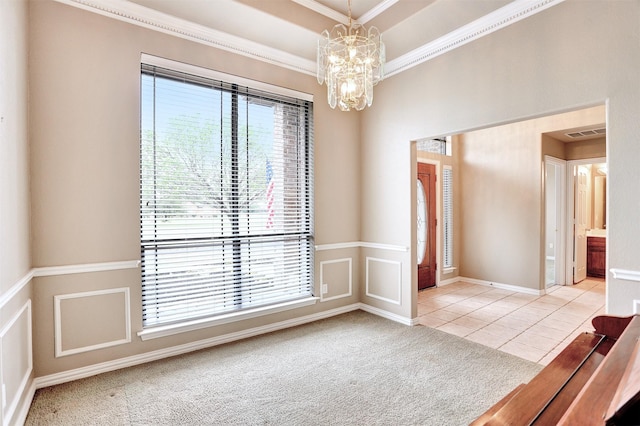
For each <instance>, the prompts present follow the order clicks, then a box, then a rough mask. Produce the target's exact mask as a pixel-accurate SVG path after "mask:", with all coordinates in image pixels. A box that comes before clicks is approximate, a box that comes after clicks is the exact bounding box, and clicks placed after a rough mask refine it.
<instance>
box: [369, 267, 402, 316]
mask: <svg viewBox="0 0 640 426" xmlns="http://www.w3.org/2000/svg"><path fill="white" fill-rule="evenodd" d="M365 268H366V295H367V296H368V297H372V298H374V299H378V300H382V301H385V302H389V303H393V304H396V305H400V304H401V301H402V298H401V296H402V291H401V289H402V263H401V262H399V261H396V260H386V259H378V258H375V257H367V262H366V266H365Z"/></svg>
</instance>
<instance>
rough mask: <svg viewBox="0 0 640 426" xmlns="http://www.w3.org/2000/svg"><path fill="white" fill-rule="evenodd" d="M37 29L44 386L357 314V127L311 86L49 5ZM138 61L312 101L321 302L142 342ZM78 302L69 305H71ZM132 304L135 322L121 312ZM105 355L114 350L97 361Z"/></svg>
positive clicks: (251, 63)
mask: <svg viewBox="0 0 640 426" xmlns="http://www.w3.org/2000/svg"><path fill="white" fill-rule="evenodd" d="M30 24H31V32H30V36H31V39H30V49H31V58H32V60H31V64H30V70H29V73H30V79H29V84H30V90H31V109H30V130H31V190H32V192H31V193H32V217H33V219H32V223H33V227H32V233H33V236H34V245H33V266H34V267H35V269H36V271H38V274H37V277H36V278H35V279H34V289H35V290H34V293H35V297H34V307H33V309H34V320H35V324H36V328H37V334H36V335H35V344H36V347H37V348H38V350H37V351H36V353H35V358H34V364H35V374H36V377H37V378H38V380H37V381H36V382H37V384H38V386H40V385H41V384H43V383H45V384H47V383H51V382H55V381H56V380H69V379H71V378H74V376H73V374H76V376H75V377H77V375H82V374H84V373H86V372H91V366H94V365H97V364H99V365H102V366H103V367H102V368H104V369H109V368H110V367H111V368H115V367H113V366H118V365H120V366H121V365H122V363H118V362H120V361H118V362H115V361H116V360H123V359H125V361H122V362H124V363H125V364H126V363H137V362H143V361H144V360H148V359H149V357H161V356H168V355H171V354H173V353H175V352H174V351H177V350H188V348H193V349H195V348H198V347H199V345H209V346H210V345H211V344H213V342H219V341H223V340H224V339H225V338H227V337H224V336H238V335H241V336H246V333H249V332H254V331H256V330H257V331H260V330H268V329H269V327H275V326H277V325H278V324H293V323H294V322H295V320H296V319H298V318H305V317H306V316H309V318H317V317H318V316H319V317H321V316H322V315H325V313H327V312H328V314H326V315H329V314H331V313H332V312H335V311H333V310H334V309H338V310H340V309H355V308H354V306H357V305H355V304H356V303H357V302H358V301H359V291H360V289H359V283H360V278H359V274H360V269H359V268H358V265H359V263H360V260H359V248H358V246H357V245H355V246H354V245H350V244H347V245H346V246H338V247H337V248H336V247H334V246H332V245H333V244H341V243H350V242H358V241H360V224H359V218H360V197H359V194H360V163H359V155H360V144H359V140H358V134H359V120H358V118H357V116H355V115H350V114H343V113H341V112H340V111H334V110H331V109H330V108H329V106H328V105H327V104H326V101H325V99H326V92H325V91H324V87H322V86H319V85H318V83H317V81H316V79H315V77H313V76H309V75H303V74H301V73H297V72H295V71H291V70H288V69H284V68H281V67H277V66H275V65H270V64H267V63H264V62H259V61H256V60H252V59H249V58H247V57H245V56H241V55H236V54H233V53H230V52H227V51H224V50H218V49H214V48H212V47H210V46H206V45H203V44H200V43H196V42H192V41H188V40H185V39H183V38H180V37H174V36H171V35H168V34H164V33H162V32H159V31H153V30H150V29H147V28H142V27H140V26H137V25H133V24H130V23H126V22H122V21H120V20H117V19H112V18H109V17H105V16H102V15H99V14H96V13H91V12H88V11H85V10H82V9H80V8H75V7H72V6H69V5H65V4H62V3H58V2H54V1H49V0H38V1H32V2H30ZM142 53H146V54H150V55H155V56H158V57H162V58H167V59H171V60H175V61H180V62H184V63H188V64H191V65H195V66H200V67H204V68H209V69H213V70H216V71H219V72H223V73H228V74H233V75H238V76H241V77H244V78H248V79H252V80H258V81H263V82H266V83H269V84H273V85H277V86H282V87H287V88H290V89H293V90H297V91H300V92H304V93H309V94H312V95H314V98H315V100H316V101H315V102H314V120H315V128H314V139H315V141H314V144H315V237H316V241H315V243H316V244H317V245H320V246H322V248H323V249H322V250H320V251H318V252H317V253H316V257H315V259H316V269H315V275H316V276H315V285H316V292H315V294H316V295H320V291H319V287H320V277H321V274H324V275H323V276H322V278H323V279H326V281H325V283H326V284H327V285H328V287H329V288H328V292H327V293H326V295H325V296H326V297H323V299H322V300H321V301H318V303H316V304H315V305H313V306H309V307H304V308H298V309H295V310H290V311H286V312H279V313H276V314H272V315H265V316H261V317H259V318H252V319H247V320H244V321H234V322H233V323H226V324H221V325H217V326H212V327H208V328H202V329H198V330H195V331H189V332H184V333H179V334H176V335H172V336H169V337H163V338H159V339H153V340H145V341H142V340H141V338H140V337H138V335H137V332H139V331H141V330H142V306H141V285H140V271H139V269H138V268H137V267H136V261H137V260H138V259H140V230H139V222H140V220H139V135H140V129H139V125H140V118H139V115H140V109H139V97H140V87H139V84H140V57H141V54H142ZM323 123H331V125H323ZM349 262H351V264H352V265H353V267H352V268H348V267H347V266H348V265H349ZM96 264H97V267H96V268H91V266H92V265H96ZM114 265H115V268H113V269H112V268H111V266H114ZM67 266H70V268H66V267H67ZM87 268H89V269H91V270H86V269H87ZM69 271H72V272H73V273H68V272H69ZM350 287H351V288H350ZM121 289H126V290H128V292H127V291H125V290H121ZM105 291H107V293H105ZM70 295H74V297H73V298H69V299H64V298H65V297H70ZM56 296H57V297H58V298H59V299H60V298H62V299H60V300H64V302H63V303H61V305H60V310H61V311H62V314H63V316H65V318H67V320H65V321H59V322H57V323H56V322H54V321H53V319H54V318H55V316H54V314H55V305H54V298H55V297H56ZM76 296H77V297H76ZM127 298H129V302H130V303H129V305H128V306H129V307H130V311H129V312H127V313H129V314H130V315H129V318H130V322H127V321H126V318H125V317H124V313H125V311H124V310H123V309H124V308H123V307H124V306H125V305H126V302H127ZM96 300H100V303H103V304H106V305H107V306H109V309H106V310H105V312H108V316H107V317H106V318H105V317H101V318H95V317H94V316H90V315H86V314H85V315H84V316H83V315H80V314H74V313H81V312H90V306H91V303H97V302H96ZM80 307H83V308H84V310H83V309H80ZM307 320H309V319H307ZM292 321H293V322H292ZM56 327H57V328H56ZM125 328H126V330H128V331H130V335H131V341H127V335H126V333H125V332H124V331H123V330H124V329H125ZM87 329H88V330H87ZM248 330H249V331H248ZM243 333H244V334H243ZM88 334H91V335H92V339H89V338H88V337H87V336H88ZM100 336H102V337H100ZM56 338H61V339H62V340H63V343H62V346H63V347H62V350H59V349H60V348H57V349H56V346H55V344H56ZM229 338H231V337H229ZM64 342H73V344H67V345H66V346H65V343H64ZM101 345H111V346H109V347H98V348H96V347H97V346H101ZM184 348H187V349H184ZM56 350H57V355H56ZM65 372H72V373H69V374H71V375H67V376H65V375H64V373H65ZM59 373H62V376H60V375H59ZM61 377H63V378H61ZM40 379H42V380H40Z"/></svg>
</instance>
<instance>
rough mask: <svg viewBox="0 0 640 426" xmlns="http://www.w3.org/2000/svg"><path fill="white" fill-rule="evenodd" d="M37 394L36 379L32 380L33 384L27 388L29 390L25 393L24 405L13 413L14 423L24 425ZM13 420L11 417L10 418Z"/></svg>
mask: <svg viewBox="0 0 640 426" xmlns="http://www.w3.org/2000/svg"><path fill="white" fill-rule="evenodd" d="M35 394H36V384H35V380H32V381H31V386H29V387H28V388H27V391H26V392H25V394H24V395H23V399H22V405H21V406H20V409H19V410H16V411H15V412H14V413H13V417H14V418H13V423H11V424H15V425H23V424H24V423H25V422H26V420H27V415H28V414H29V408H31V403H32V402H33V397H34V396H35ZM9 420H11V419H9Z"/></svg>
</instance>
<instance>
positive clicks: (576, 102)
mask: <svg viewBox="0 0 640 426" xmlns="http://www.w3.org/2000/svg"><path fill="white" fill-rule="evenodd" d="M639 19H640V3H638V2H636V1H616V2H605V1H590V2H583V1H573V0H567V1H565V2H563V3H561V4H558V5H556V6H554V7H553V8H550V9H548V10H546V11H543V12H541V13H539V14H537V15H535V16H533V17H530V18H528V19H526V20H523V21H520V22H518V23H516V24H514V25H511V26H509V27H508V28H504V29H501V30H499V31H496V32H495V33H492V34H491V35H488V36H486V37H484V38H482V39H479V40H475V41H473V42H471V43H469V44H467V45H465V46H462V47H460V48H458V49H456V50H454V51H452V52H448V53H446V54H444V55H442V56H439V57H437V58H434V59H432V60H430V61H428V62H426V63H424V64H422V65H419V66H416V67H415V68H412V69H410V70H408V71H405V72H403V73H402V74H399V75H396V76H393V77H391V78H389V79H387V80H385V81H384V82H383V83H382V84H381V85H379V86H378V87H376V94H375V101H374V105H373V107H372V108H371V109H369V110H367V111H366V112H365V113H364V114H363V126H362V128H363V140H365V141H367V150H364V151H363V159H362V165H363V166H362V167H363V177H362V182H363V199H362V211H363V212H371V214H366V215H364V214H363V216H362V237H363V239H366V240H372V241H379V242H389V243H394V244H398V245H410V244H411V239H412V234H413V230H412V226H411V224H412V222H413V217H412V214H413V211H414V209H413V208H412V205H413V204H412V203H413V202H415V201H414V200H413V197H414V196H413V195H412V191H411V188H413V186H412V185H411V182H412V181H413V179H414V178H413V176H414V175H413V173H414V172H415V170H414V166H413V164H412V162H413V161H415V160H414V158H412V157H414V155H412V153H411V146H410V141H411V140H415V139H418V138H422V137H428V136H432V135H443V134H456V133H461V132H465V131H468V130H470V129H479V128H486V127H493V126H496V125H502V124H504V123H509V122H516V121H521V120H523V119H527V118H534V117H541V116H546V115H549V114H555V113H560V112H565V111H571V110H576V109H580V108H584V107H589V106H593V105H598V104H604V103H607V128H608V145H607V158H608V161H609V170H610V171H609V176H608V188H607V191H608V197H609V206H610V211H609V216H608V217H609V219H608V232H609V247H608V262H609V263H608V265H609V267H611V268H622V269H628V270H634V271H638V270H640V258H639V257H638V256H637V253H638V252H639V250H640V228H638V227H637V226H635V224H634V219H633V218H634V217H635V211H636V208H635V207H634V206H635V205H636V204H637V199H636V197H635V196H630V194H634V193H635V191H633V182H637V181H638V179H639V178H640V169H638V168H637V166H634V164H635V163H637V159H638V158H640V144H637V143H635V141H636V140H637V139H638V137H639V136H640V122H638V120H637V119H636V118H635V117H637V116H638V114H640V104H639V103H638V101H637V99H638V98H640V80H639V79H638V78H637V72H636V70H637V69H638V68H639V67H640V50H639V49H638V48H637V46H638V40H639V39H640V33H639V28H638V25H637V23H638V20H639ZM585 22H589V23H590V24H589V25H584V23H585ZM532 35H535V36H532ZM594 55H595V56H596V57H598V61H593V60H591V59H590V58H593V57H594ZM496 148H498V147H496ZM487 151H488V150H487ZM540 152H541V148H540V146H539V145H538V146H537V147H535V149H534V148H532V147H530V146H524V147H522V146H521V151H520V153H519V154H518V157H517V158H515V159H514V161H515V162H516V163H520V164H526V165H527V168H526V169H524V170H523V171H522V175H519V176H515V177H514V178H515V180H516V182H519V185H524V186H523V187H522V188H521V189H522V192H523V194H518V195H517V196H518V199H523V201H524V202H526V203H530V206H531V208H532V210H533V213H531V214H532V215H533V216H530V218H531V219H532V221H531V223H530V224H529V225H527V226H530V228H527V229H525V230H523V231H521V232H522V235H524V236H529V237H530V238H531V240H532V241H533V242H532V243H529V242H526V243H525V245H526V246H527V247H523V248H521V247H520V246H517V247H516V249H518V250H520V249H522V250H523V252H524V255H525V256H534V257H533V258H534V259H536V258H539V254H540V253H541V247H540V238H541V235H540V234H541V232H540V229H541V225H540V223H541V216H542V211H541V209H540V191H541V190H540V186H541V178H540V175H541V172H540V170H541V166H540V165H539V164H540V162H541V159H540ZM487 154H489V153H488V152H485V153H484V154H483V155H487ZM520 155H522V156H525V155H527V156H528V155H531V156H532V159H523V158H520ZM496 161H499V160H496ZM532 161H534V162H538V166H535V167H532V166H531V162H532ZM509 170H513V169H512V168H509ZM530 190H531V191H533V193H527V191H530ZM463 191H464V189H463ZM512 193H513V191H512ZM496 201H498V202H499V201H501V200H496ZM462 208H463V209H465V208H466V206H463V207H462ZM472 213H473V212H472V211H471V210H470V211H469V212H468V214H472ZM515 213H516V214H518V215H521V214H526V215H529V214H530V213H528V212H526V213H525V212H524V209H522V208H520V207H516V208H515ZM484 216H485V219H486V215H484ZM534 217H537V220H533V219H534ZM489 220H491V219H489ZM510 220H511V219H510ZM490 223H492V222H490ZM467 231H468V230H467V229H466V228H465V224H464V223H463V224H462V229H461V232H462V234H463V235H465V234H466V233H467ZM499 236H500V235H499ZM467 244H473V246H472V247H467ZM485 244H487V242H486V241H477V240H474V241H469V240H468V239H467V240H466V241H465V242H463V243H462V245H463V248H462V249H463V250H466V251H467V252H471V251H472V250H474V249H475V250H477V251H484V250H486V247H485ZM529 244H530V246H529ZM534 245H535V247H534ZM463 257H464V256H463ZM413 259H414V256H413V253H412V252H411V253H407V254H405V255H404V256H403V257H402V259H401V262H402V263H403V267H406V271H407V272H408V273H407V274H405V275H403V279H402V290H403V292H405V293H412V292H413V291H414V290H413V287H414V286H413V285H412V274H411V271H412V262H414V260H413ZM476 266H477V268H480V270H481V271H483V272H484V271H488V270H489V269H490V268H488V267H487V265H481V264H480V262H476ZM518 266H522V263H518V264H517V265H514V266H507V268H509V269H510V270H511V271H512V273H511V274H510V275H509V276H506V275H502V274H500V275H498V276H497V277H496V280H505V279H510V278H511V276H512V275H513V273H514V272H515V270H516V268H517V267H518ZM477 268H474V270H473V271H472V272H474V271H475V270H476V269H477ZM403 270H404V269H403ZM536 271H537V272H534V275H533V277H520V279H518V280H517V281H516V282H513V284H518V285H521V286H526V287H527V288H532V289H533V288H538V283H539V275H540V272H539V268H538V269H536ZM608 284H609V291H608V300H607V307H608V309H609V311H610V312H612V313H617V314H624V313H629V312H631V310H632V306H633V304H632V300H633V299H636V298H640V286H638V285H636V284H635V283H633V282H629V281H623V280H616V279H614V278H613V277H612V275H611V274H609V276H608ZM364 302H365V303H368V302H369V300H368V299H366V298H365V299H364ZM381 307H384V308H387V306H383V305H381ZM388 309H393V310H394V311H395V312H398V313H401V314H402V315H407V316H410V315H415V312H414V309H415V305H413V306H412V304H411V301H407V303H406V304H402V305H401V306H390V305H389V306H388Z"/></svg>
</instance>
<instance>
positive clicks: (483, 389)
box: [26, 311, 542, 425]
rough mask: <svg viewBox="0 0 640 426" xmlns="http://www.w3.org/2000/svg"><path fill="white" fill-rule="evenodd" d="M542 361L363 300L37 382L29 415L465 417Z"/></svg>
mask: <svg viewBox="0 0 640 426" xmlns="http://www.w3.org/2000/svg"><path fill="white" fill-rule="evenodd" d="M541 368H542V367H541V366H540V365H537V364H534V363H531V362H528V361H525V360H522V359H520V358H516V357H514V356H511V355H509V354H505V353H503V352H500V351H497V350H493V349H490V348H488V347H485V346H482V345H480V344H476V343H473V342H469V341H466V340H464V339H461V338H458V337H456V336H452V335H449V334H446V333H443V332H441V331H438V330H434V329H431V328H428V327H423V326H416V327H408V326H403V325H401V324H397V323H395V322H392V321H388V320H385V319H383V318H379V317H377V316H374V315H371V314H368V313H365V312H361V311H356V312H351V313H348V314H344V315H340V316H337V317H334V318H330V319H326V320H322V321H317V322H314V323H311V324H307V325H303V326H299V327H295V328H291V329H287V330H283V331H278V332H275V333H270V334H268V335H263V336H258V337H254V338H250V339H247V340H243V341H240V342H235V343H231V344H226V345H222V346H218V347H214V348H210V349H206V350H201V351H198V352H194V353H190V354H186V355H182V356H178V357H174V358H170V359H167V360H163V361H157V362H152V363H149V364H145V365H140V366H136V367H131V368H127V369H123V370H119V371H114V372H110V373H105V374H101V375H99V376H95V377H90V378H87V379H83V380H78V381H75V382H71V383H66V384H62V385H58V386H52V387H49V388H44V389H40V390H38V391H37V392H36V395H35V398H34V401H33V404H32V406H31V410H30V412H29V415H28V417H27V421H26V424H27V425H345V424H353V425H464V424H468V423H469V422H470V421H472V420H473V419H474V418H476V417H477V416H479V415H480V414H481V413H482V412H484V411H485V410H486V409H487V408H489V407H490V406H491V405H493V403H495V402H496V401H498V400H499V399H500V398H501V397H502V396H504V395H505V394H506V393H507V392H509V391H510V390H511V389H512V388H514V387H515V386H516V385H518V384H519V383H522V382H528V381H529V380H530V378H531V377H533V376H534V375H535V374H536V373H537V372H538V371H539V370H540V369H541Z"/></svg>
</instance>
